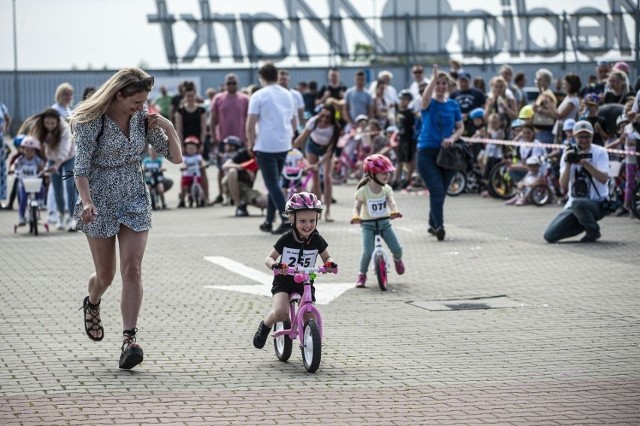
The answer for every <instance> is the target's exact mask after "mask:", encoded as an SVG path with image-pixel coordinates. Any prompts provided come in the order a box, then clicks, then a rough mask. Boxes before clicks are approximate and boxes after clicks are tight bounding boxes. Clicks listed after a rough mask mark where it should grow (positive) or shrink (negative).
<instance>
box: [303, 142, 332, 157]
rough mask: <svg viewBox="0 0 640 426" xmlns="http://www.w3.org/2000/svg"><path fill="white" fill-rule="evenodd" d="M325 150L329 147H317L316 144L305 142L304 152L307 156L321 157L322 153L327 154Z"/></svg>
mask: <svg viewBox="0 0 640 426" xmlns="http://www.w3.org/2000/svg"><path fill="white" fill-rule="evenodd" d="M327 148H329V147H328V146H325V145H318V144H317V143H315V142H314V141H312V140H311V139H309V140H308V141H307V146H306V147H305V152H306V153H307V154H314V155H316V156H318V157H322V156H323V155H324V153H325V152H327Z"/></svg>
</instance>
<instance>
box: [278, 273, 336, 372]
mask: <svg viewBox="0 0 640 426" xmlns="http://www.w3.org/2000/svg"><path fill="white" fill-rule="evenodd" d="M318 272H319V273H321V274H326V273H327V270H326V268H325V267H323V266H320V267H317V266H316V267H310V268H304V267H302V266H296V267H290V268H288V269H287V273H286V274H287V275H293V279H294V281H295V282H296V283H298V284H301V283H303V284H304V291H303V293H302V297H300V295H299V294H297V293H293V294H291V295H290V296H289V304H290V307H289V318H290V319H289V320H287V321H285V322H277V323H276V324H275V325H274V327H273V331H274V333H273V337H274V339H273V346H274V348H275V351H276V356H277V357H278V359H279V360H280V361H282V362H286V361H288V360H289V358H290V357H291V350H292V347H293V340H295V339H300V350H301V352H302V362H303V363H304V368H305V369H306V370H307V371H308V372H309V373H314V372H315V371H316V370H317V369H318V367H320V358H321V357H322V317H321V316H320V311H318V308H316V307H315V305H314V304H313V298H312V295H311V283H312V282H313V280H315V278H316V273H318ZM337 272H338V271H337V268H334V270H333V273H334V274H336V273H337ZM274 274H283V272H282V271H274ZM296 304H297V309H296ZM307 314H311V316H312V318H308V319H307V320H306V321H305V316H307Z"/></svg>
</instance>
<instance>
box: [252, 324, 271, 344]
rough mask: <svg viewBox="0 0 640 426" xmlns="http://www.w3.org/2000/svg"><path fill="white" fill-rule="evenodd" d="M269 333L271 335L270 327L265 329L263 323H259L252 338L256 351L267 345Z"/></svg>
mask: <svg viewBox="0 0 640 426" xmlns="http://www.w3.org/2000/svg"><path fill="white" fill-rule="evenodd" d="M269 333H271V327H267V326H266V325H265V323H264V321H260V325H259V326H258V331H256V334H255V335H254V336H253V346H255V347H256V348H258V349H262V348H264V344H265V343H267V337H269Z"/></svg>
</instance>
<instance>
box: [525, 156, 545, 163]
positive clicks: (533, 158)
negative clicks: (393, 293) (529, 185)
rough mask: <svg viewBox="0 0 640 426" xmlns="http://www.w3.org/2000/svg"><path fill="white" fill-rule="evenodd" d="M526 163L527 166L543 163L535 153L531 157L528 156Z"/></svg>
mask: <svg viewBox="0 0 640 426" xmlns="http://www.w3.org/2000/svg"><path fill="white" fill-rule="evenodd" d="M526 163H527V166H533V165H538V166H539V165H540V164H542V163H541V162H540V158H539V157H537V156H535V155H532V156H531V157H529V158H527V161H526Z"/></svg>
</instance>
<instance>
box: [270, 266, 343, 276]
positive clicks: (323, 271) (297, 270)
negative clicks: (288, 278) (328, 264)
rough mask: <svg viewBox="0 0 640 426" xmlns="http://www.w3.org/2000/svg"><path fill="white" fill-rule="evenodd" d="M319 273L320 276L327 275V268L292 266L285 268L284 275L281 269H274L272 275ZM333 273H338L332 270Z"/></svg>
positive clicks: (336, 270) (336, 269)
mask: <svg viewBox="0 0 640 426" xmlns="http://www.w3.org/2000/svg"><path fill="white" fill-rule="evenodd" d="M316 272H319V273H321V274H327V273H328V272H327V268H325V267H324V266H313V267H307V268H305V267H302V266H294V267H289V268H287V273H286V274H285V273H284V272H283V271H282V270H281V269H276V270H274V271H273V275H296V274H306V275H309V274H313V273H316ZM333 273H334V274H337V273H338V268H337V267H335V268H333Z"/></svg>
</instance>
